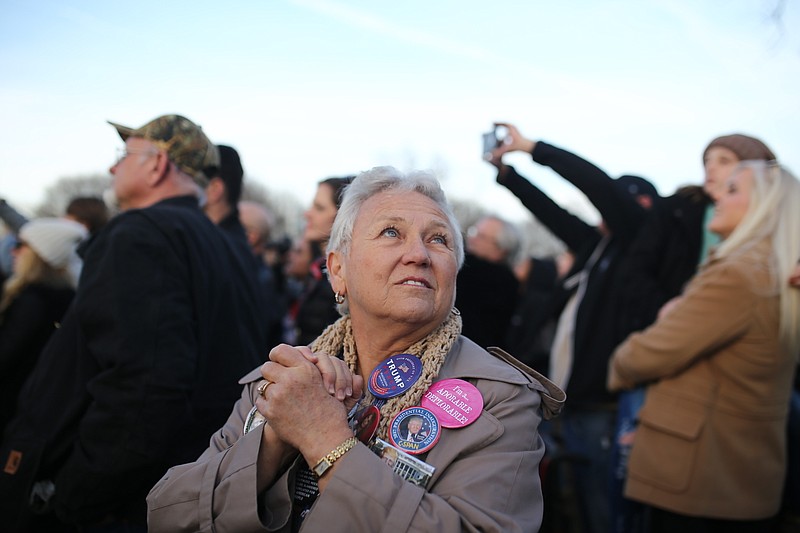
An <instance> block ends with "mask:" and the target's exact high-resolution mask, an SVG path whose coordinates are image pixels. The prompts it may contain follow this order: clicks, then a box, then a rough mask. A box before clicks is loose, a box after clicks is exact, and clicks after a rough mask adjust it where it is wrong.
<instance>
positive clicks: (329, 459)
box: [311, 437, 358, 478]
mask: <svg viewBox="0 0 800 533" xmlns="http://www.w3.org/2000/svg"><path fill="white" fill-rule="evenodd" d="M356 444H358V439H357V438H355V437H350V438H349V439H347V440H346V441H344V442H343V443H341V444H340V445H338V446H337V447H336V448H334V449H333V450H331V451H330V453H328V455H326V456H325V457H323V458H322V459H320V460H319V462H318V463H317V464H316V465H314V468H312V469H311V471H312V472H314V475H316V476H317V478H321V477H322V475H323V474H324V473H325V472H327V471H328V469H329V468H330V467H332V466H333V463H335V462H336V460H337V459H340V458H341V457H342V456H343V455H344V454H346V453H347V452H349V451H350V450H352V449H353V448H354V447H355V445H356Z"/></svg>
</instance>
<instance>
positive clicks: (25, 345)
mask: <svg viewBox="0 0 800 533" xmlns="http://www.w3.org/2000/svg"><path fill="white" fill-rule="evenodd" d="M73 296H75V290H74V289H72V288H69V287H59V288H56V287H49V286H47V285H43V284H40V283H35V284H31V285H28V286H27V287H25V288H24V289H22V291H21V292H20V293H19V294H18V295H17V296H16V298H14V301H13V302H12V303H11V305H10V306H9V307H8V308H7V309H6V310H5V312H4V313H3V314H2V317H0V435H2V434H3V430H4V429H5V427H6V424H7V423H8V421H9V420H10V419H11V417H12V416H13V414H14V411H15V410H16V406H17V395H18V394H19V391H20V389H22V384H23V383H24V382H25V380H26V379H27V377H28V375H30V373H31V372H32V371H33V368H34V366H36V361H37V360H38V359H39V353H40V352H41V351H42V348H44V345H45V344H46V343H47V339H49V338H50V335H51V334H52V333H53V332H54V331H55V330H56V328H57V327H58V326H59V322H60V321H61V317H63V316H64V313H65V312H66V311H67V307H68V306H69V303H70V302H71V301H72V298H73Z"/></svg>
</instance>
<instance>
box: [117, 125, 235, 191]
mask: <svg viewBox="0 0 800 533" xmlns="http://www.w3.org/2000/svg"><path fill="white" fill-rule="evenodd" d="M108 123H109V124H111V125H112V126H114V127H115V128H116V130H117V133H119V136H120V137H122V140H123V141H127V140H128V137H141V138H142V139H146V140H148V141H150V142H152V143H153V144H155V145H156V146H158V147H159V149H162V150H165V151H166V152H167V154H168V155H169V158H170V160H171V161H172V162H173V163H175V164H176V165H177V166H178V168H180V169H181V170H182V171H183V172H185V173H186V174H188V175H190V176H192V177H193V178H194V180H195V182H197V184H198V185H200V186H201V187H205V186H206V185H207V184H208V179H209V175H213V174H214V172H215V171H216V169H217V168H218V167H219V151H218V150H217V147H216V146H215V145H214V143H212V142H211V141H210V140H209V139H208V137H206V134H205V133H203V128H201V127H200V126H198V125H197V124H195V123H194V122H192V121H191V120H189V119H188V118H186V117H182V116H180V115H162V116H160V117H158V118H155V119H153V120H151V121H150V122H148V123H147V124H145V125H144V126H141V127H139V128H136V129H133V128H129V127H127V126H122V125H120V124H116V123H114V122H111V121H108Z"/></svg>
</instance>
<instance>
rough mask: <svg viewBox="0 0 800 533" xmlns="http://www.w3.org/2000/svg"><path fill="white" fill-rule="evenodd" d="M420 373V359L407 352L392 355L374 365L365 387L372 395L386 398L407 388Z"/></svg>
mask: <svg viewBox="0 0 800 533" xmlns="http://www.w3.org/2000/svg"><path fill="white" fill-rule="evenodd" d="M421 373H422V361H420V360H419V358H418V357H415V356H413V355H411V354H408V353H401V354H398V355H393V356H391V357H389V358H388V359H385V360H383V361H382V362H381V364H379V365H378V366H376V367H375V370H373V371H372V373H371V374H370V376H369V381H368V383H367V387H368V388H369V391H370V392H371V393H372V395H373V396H375V397H376V398H381V399H383V400H386V399H388V398H394V397H395V396H399V395H401V394H403V393H404V392H406V391H407V390H409V389H410V388H411V386H412V385H413V384H414V383H416V381H417V380H418V379H419V376H420V374H421Z"/></svg>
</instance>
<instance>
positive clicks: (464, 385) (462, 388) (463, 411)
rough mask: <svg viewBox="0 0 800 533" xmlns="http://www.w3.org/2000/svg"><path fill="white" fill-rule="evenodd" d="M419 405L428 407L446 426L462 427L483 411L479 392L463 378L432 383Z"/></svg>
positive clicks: (470, 422)
mask: <svg viewBox="0 0 800 533" xmlns="http://www.w3.org/2000/svg"><path fill="white" fill-rule="evenodd" d="M420 406H422V407H424V408H426V409H430V410H431V411H433V413H434V414H435V415H436V418H438V419H439V423H441V424H442V426H444V427H446V428H463V427H464V426H468V425H470V424H472V423H473V422H475V421H476V420H477V419H478V417H479V416H480V415H481V412H482V411H483V396H481V392H480V391H479V390H478V389H477V388H476V387H475V385H472V384H471V383H469V382H466V381H464V380H463V379H444V380H442V381H437V382H436V383H433V384H432V385H431V387H430V388H429V389H428V391H427V392H426V393H425V395H424V396H423V397H422V401H421V402H420Z"/></svg>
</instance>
